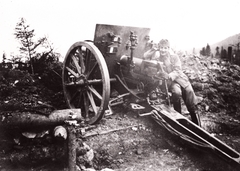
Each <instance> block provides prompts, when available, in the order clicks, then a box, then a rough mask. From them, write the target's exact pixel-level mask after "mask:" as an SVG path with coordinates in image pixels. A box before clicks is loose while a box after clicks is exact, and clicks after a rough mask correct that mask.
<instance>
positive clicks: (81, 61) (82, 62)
mask: <svg viewBox="0 0 240 171" xmlns="http://www.w3.org/2000/svg"><path fill="white" fill-rule="evenodd" d="M78 57H79V62H80V65H81V69H82V70H81V73H85V71H86V68H85V64H84V60H83V58H84V57H83V55H82V50H81V47H79V48H78Z"/></svg>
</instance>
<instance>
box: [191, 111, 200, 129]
mask: <svg viewBox="0 0 240 171" xmlns="http://www.w3.org/2000/svg"><path fill="white" fill-rule="evenodd" d="M190 115H191V119H192V122H193V123H195V124H196V125H198V126H200V127H201V120H200V117H199V114H198V113H196V112H195V111H194V112H193V111H192V112H190Z"/></svg>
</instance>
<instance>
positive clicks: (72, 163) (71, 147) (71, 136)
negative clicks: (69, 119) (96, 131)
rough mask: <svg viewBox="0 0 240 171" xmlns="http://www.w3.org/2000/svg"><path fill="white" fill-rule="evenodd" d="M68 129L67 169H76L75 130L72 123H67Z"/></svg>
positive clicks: (74, 170) (71, 170)
mask: <svg viewBox="0 0 240 171" xmlns="http://www.w3.org/2000/svg"><path fill="white" fill-rule="evenodd" d="M67 130H68V170H69V171H76V169H77V166H76V158H77V152H76V148H77V143H76V130H75V127H74V125H69V126H68V127H67Z"/></svg>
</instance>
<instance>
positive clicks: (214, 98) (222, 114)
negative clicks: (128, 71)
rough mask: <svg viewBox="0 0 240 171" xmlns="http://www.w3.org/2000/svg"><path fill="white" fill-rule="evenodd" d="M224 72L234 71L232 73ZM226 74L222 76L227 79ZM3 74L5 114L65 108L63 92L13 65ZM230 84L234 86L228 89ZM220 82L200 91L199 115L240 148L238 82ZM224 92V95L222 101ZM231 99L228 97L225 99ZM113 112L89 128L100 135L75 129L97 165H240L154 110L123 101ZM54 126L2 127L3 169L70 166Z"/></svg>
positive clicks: (191, 170) (202, 170) (173, 170)
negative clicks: (193, 140)
mask: <svg viewBox="0 0 240 171" xmlns="http://www.w3.org/2000/svg"><path fill="white" fill-rule="evenodd" d="M239 71H240V70H239ZM234 74H235V77H234V80H235V81H236V80H237V81H238V80H239V77H237V76H238V75H236V73H235V72H234ZM225 75H226V76H228V77H230V75H229V73H228V74H225ZM226 76H225V77H222V78H221V79H225V80H226ZM0 77H1V79H0V81H1V91H0V95H1V96H0V97H1V98H0V109H1V113H0V114H1V120H3V119H4V117H5V116H7V115H13V114H15V113H21V112H29V113H30V114H31V113H39V114H46V113H47V114H49V113H51V112H52V111H53V110H55V109H58V110H60V109H65V108H67V106H66V103H65V100H64V97H63V93H62V92H54V91H52V90H49V89H48V88H46V87H45V86H44V85H43V84H41V82H40V81H39V80H38V79H36V78H32V77H31V76H30V75H29V74H26V73H22V72H20V71H11V72H8V74H7V76H6V75H4V74H2V75H0ZM7 78H8V79H7ZM231 78H232V77H231ZM217 81H219V80H217ZM219 84H220V83H219ZM230 84H231V86H232V87H231V91H230V90H229V91H226V89H227V88H229V85H230ZM221 85H222V87H220V86H217V87H219V89H216V87H215V89H216V90H215V89H214V87H213V86H212V87H211V86H210V88H209V87H208V88H207V89H204V90H201V91H196V93H197V94H198V95H200V96H202V97H203V98H204V100H203V101H202V103H201V104H199V106H198V109H199V112H200V117H201V120H202V124H203V127H204V129H206V130H207V131H208V132H210V133H211V134H212V135H213V136H215V137H217V138H218V139H219V140H221V141H222V142H224V143H226V144H227V145H228V146H230V147H231V148H233V149H235V150H236V151H238V152H240V136H239V135H240V134H239V132H240V126H239V123H240V115H239V108H238V107H239V106H238V98H239V97H240V96H239V94H238V89H236V87H238V82H237V83H234V82H231V83H227V81H225V82H224V84H222V83H221ZM234 86H235V87H234ZM220 88H221V90H222V91H220ZM216 92H218V93H216ZM223 92H224V93H223ZM220 95H222V96H221V97H223V96H224V98H223V100H224V103H223V102H222V101H221V100H222V99H221V98H220ZM233 97H234V98H233ZM231 99H232V100H231ZM227 101H228V102H229V103H226V102H227ZM113 112H114V114H112V115H109V116H106V117H105V118H103V119H102V120H101V121H100V123H99V124H97V125H95V126H94V127H93V128H91V129H89V130H87V131H86V132H85V133H86V134H90V133H94V132H95V133H96V132H97V133H99V135H93V136H88V137H85V138H83V136H82V134H80V133H77V141H81V142H82V141H83V142H85V143H86V144H87V145H88V146H89V147H90V148H91V149H93V151H94V159H93V160H92V162H91V164H90V166H91V167H92V168H94V169H95V170H102V169H104V168H109V169H113V170H115V171H148V170H149V171H161V170H163V171H183V170H184V171H195V170H198V171H215V170H218V171H227V170H229V171H230V170H231V171H232V170H233V171H234V170H240V168H239V165H235V164H234V163H230V162H227V161H225V160H224V159H222V158H220V157H219V156H218V155H217V154H216V153H215V152H214V151H213V150H211V149H203V148H199V147H196V146H194V145H191V144H189V143H187V142H185V141H184V140H182V139H180V138H179V137H176V136H174V135H172V134H171V133H170V132H168V131H167V130H165V129H164V128H162V127H161V126H160V125H158V124H157V123H156V122H155V120H154V119H153V118H151V117H150V116H141V117H140V116H139V115H138V114H137V112H134V111H131V110H128V109H125V108H123V107H122V106H121V105H120V106H117V107H114V108H113ZM183 113H184V112H183ZM184 116H186V117H189V116H188V114H187V113H184ZM52 129H53V128H31V129H27V130H26V129H20V128H18V127H15V126H13V127H12V126H11V127H1V129H0V142H1V143H0V170H1V171H8V170H18V171H21V170H23V171H25V170H27V171H28V170H29V171H30V170H36V171H40V170H41V171H48V170H49V171H50V170H51V171H52V170H59V171H61V170H63V171H65V170H68V159H67V157H68V156H67V148H66V146H67V145H66V144H67V141H66V140H65V141H62V140H58V139H56V138H54V137H53V136H52ZM80 130H82V129H79V131H80ZM34 131H35V132H38V133H43V132H44V134H41V135H42V136H40V137H37V138H30V134H27V135H26V134H24V133H26V132H34ZM38 135H39V134H38Z"/></svg>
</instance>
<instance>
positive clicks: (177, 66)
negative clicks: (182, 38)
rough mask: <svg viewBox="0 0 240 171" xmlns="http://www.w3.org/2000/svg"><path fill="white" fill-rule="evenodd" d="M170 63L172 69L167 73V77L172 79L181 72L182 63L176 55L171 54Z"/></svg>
mask: <svg viewBox="0 0 240 171" xmlns="http://www.w3.org/2000/svg"><path fill="white" fill-rule="evenodd" d="M171 64H172V67H173V71H172V72H171V73H169V77H170V79H171V80H172V81H174V80H175V79H176V78H177V77H178V76H179V75H180V74H181V72H182V64H181V61H180V59H179V57H178V55H173V56H171Z"/></svg>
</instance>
